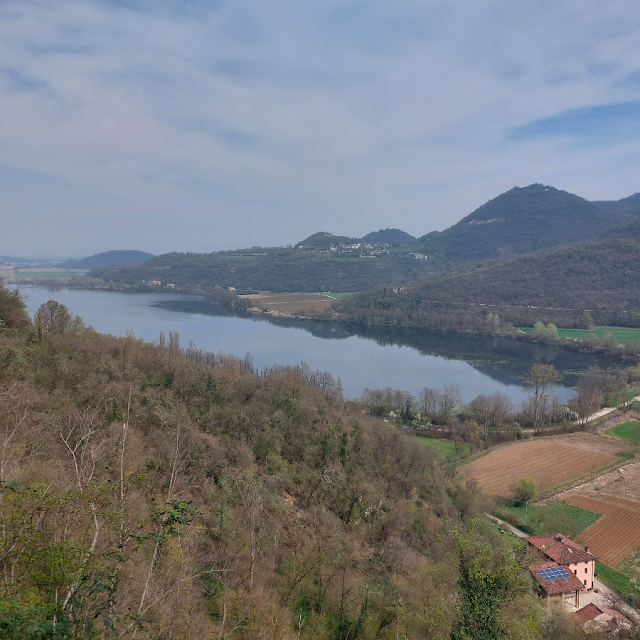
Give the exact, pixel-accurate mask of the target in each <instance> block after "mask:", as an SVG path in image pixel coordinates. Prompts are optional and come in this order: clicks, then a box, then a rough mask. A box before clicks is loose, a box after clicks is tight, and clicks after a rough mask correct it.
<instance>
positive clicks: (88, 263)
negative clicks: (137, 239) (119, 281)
mask: <svg viewBox="0 0 640 640" xmlns="http://www.w3.org/2000/svg"><path fill="white" fill-rule="evenodd" d="M150 258H155V256H154V255H153V254H152V253H146V252H144V251H125V250H123V251H105V252H104V253H96V254H95V255H93V256H89V257H88V258H83V259H82V260H68V261H67V262H63V263H62V264H60V265H58V266H60V267H63V268H64V269H97V268H98V267H108V266H111V265H119V266H123V267H129V266H133V265H136V264H142V263H143V262H146V261H147V260H149V259H150Z"/></svg>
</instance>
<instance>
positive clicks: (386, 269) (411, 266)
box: [88, 234, 429, 293]
mask: <svg viewBox="0 0 640 640" xmlns="http://www.w3.org/2000/svg"><path fill="white" fill-rule="evenodd" d="M316 235H319V234H316ZM326 235H327V236H329V237H330V238H333V239H335V238H336V237H337V236H331V235H330V234H326ZM311 238H314V236H311ZM347 240H349V241H353V239H352V238H348V239H347ZM312 242H314V240H312V241H311V242H309V240H305V241H303V242H302V243H300V245H302V246H304V248H305V250H299V249H289V248H280V249H263V250H261V251H260V252H255V251H237V252H233V253H231V252H218V253H205V254H195V253H191V254H184V253H167V254H164V255H161V256H157V257H155V258H153V259H152V260H149V261H147V262H145V263H144V264H142V265H137V266H131V267H115V268H114V267H101V268H97V269H93V270H91V271H90V272H89V273H88V275H89V276H91V277H97V278H102V279H104V280H113V281H114V282H119V283H123V284H127V285H129V286H134V287H140V286H143V287H144V286H148V283H150V282H152V281H156V280H157V281H158V282H161V283H162V285H167V284H173V285H176V286H177V287H179V288H181V289H183V290H185V291H192V292H202V293H206V292H207V291H208V290H210V289H212V288H213V287H215V286H220V287H225V288H226V287H235V288H236V289H243V290H246V289H258V290H261V291H275V292H314V291H334V292H337V291H365V290H366V289H371V288H373V287H375V286H377V285H379V284H380V283H383V282H384V283H388V284H391V285H398V284H401V283H404V282H409V281H411V280H415V279H416V278H420V277H424V276H425V275H426V274H427V272H428V268H429V267H428V260H417V259H416V258H415V257H413V256H412V255H410V254H409V253H400V254H398V255H395V254H394V255H391V254H384V255H380V256H362V255H360V252H359V251H356V252H353V253H351V254H335V253H331V252H329V251H327V250H326V248H325V247H324V246H323V238H318V244H313V245H312ZM332 243H333V241H332V242H330V244H329V246H331V244H332Z"/></svg>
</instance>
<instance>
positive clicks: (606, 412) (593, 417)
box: [573, 396, 640, 424]
mask: <svg viewBox="0 0 640 640" xmlns="http://www.w3.org/2000/svg"><path fill="white" fill-rule="evenodd" d="M629 402H640V396H636V397H635V398H631V400H629ZM614 411H618V407H605V408H604V409H600V411H596V412H595V413H593V414H591V415H590V416H588V417H587V418H585V419H584V420H576V421H575V422H574V423H573V424H588V423H589V422H592V421H593V420H598V418H604V416H608V415H609V414H610V413H613V412H614Z"/></svg>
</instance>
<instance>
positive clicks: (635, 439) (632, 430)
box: [607, 420, 640, 445]
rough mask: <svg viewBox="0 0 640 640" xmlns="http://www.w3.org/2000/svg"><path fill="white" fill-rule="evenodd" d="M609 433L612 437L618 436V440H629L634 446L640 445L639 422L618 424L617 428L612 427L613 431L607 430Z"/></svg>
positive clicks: (631, 421) (632, 421)
mask: <svg viewBox="0 0 640 640" xmlns="http://www.w3.org/2000/svg"><path fill="white" fill-rule="evenodd" d="M607 433H608V434H609V435H610V436H616V437H617V438H622V439H623V440H627V441H628V442H632V443H633V444H638V445H640V421H639V420H630V421H629V422H623V423H622V424H618V425H616V426H615V427H611V429H607Z"/></svg>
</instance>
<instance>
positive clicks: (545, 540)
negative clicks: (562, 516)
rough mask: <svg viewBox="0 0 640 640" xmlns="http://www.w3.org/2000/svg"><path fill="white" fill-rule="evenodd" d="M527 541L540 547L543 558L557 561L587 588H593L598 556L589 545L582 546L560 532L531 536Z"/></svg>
mask: <svg viewBox="0 0 640 640" xmlns="http://www.w3.org/2000/svg"><path fill="white" fill-rule="evenodd" d="M527 542H528V543H529V546H530V547H535V548H536V549H538V551H539V552H540V553H541V555H542V557H543V558H545V559H547V560H549V561H553V562H557V563H558V564H559V565H560V566H561V567H565V568H566V569H567V571H568V572H569V573H573V575H574V576H576V578H578V579H579V580H580V582H581V583H582V585H583V586H584V587H585V588H586V589H593V578H594V576H595V574H596V560H597V558H596V556H594V555H593V554H592V553H590V552H589V547H581V546H580V545H579V544H577V543H575V542H573V540H570V539H569V538H567V536H563V535H562V534H560V533H556V534H555V535H547V536H531V537H530V538H527Z"/></svg>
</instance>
